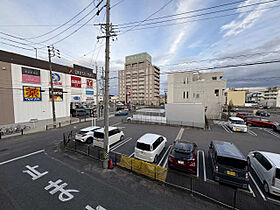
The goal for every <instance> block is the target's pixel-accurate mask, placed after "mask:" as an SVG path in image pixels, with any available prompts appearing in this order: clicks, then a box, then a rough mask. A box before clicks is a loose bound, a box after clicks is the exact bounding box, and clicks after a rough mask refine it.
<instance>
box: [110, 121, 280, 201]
mask: <svg viewBox="0 0 280 210" xmlns="http://www.w3.org/2000/svg"><path fill="white" fill-rule="evenodd" d="M117 126H119V127H120V128H122V129H123V131H124V133H125V135H126V138H125V140H124V141H122V142H119V143H117V144H115V145H113V146H112V147H111V151H115V152H118V153H122V154H124V155H126V156H129V157H133V155H134V147H135V144H136V141H137V139H138V138H140V137H141V136H142V135H144V134H146V133H155V134H160V135H163V136H165V137H166V138H167V146H166V148H165V149H164V151H163V152H162V153H161V155H160V158H159V160H158V161H157V162H156V164H157V165H160V166H163V167H168V164H167V159H168V155H169V151H170V147H171V145H172V144H173V142H174V141H175V140H178V139H184V140H188V141H190V142H195V143H196V144H197V145H198V151H199V152H198V154H199V155H198V160H199V161H198V170H197V174H195V175H190V176H198V177H199V179H201V180H204V181H206V180H207V181H211V180H213V178H212V166H211V163H210V161H209V159H208V147H209V144H210V142H211V140H221V141H229V142H232V143H234V144H235V145H236V146H237V147H238V148H239V150H240V151H241V152H242V153H243V154H244V156H247V154H248V153H249V152H250V151H253V150H261V151H269V152H275V153H279V148H280V134H279V133H275V132H274V131H273V130H272V129H269V128H258V127H249V131H248V132H247V133H239V132H232V131H231V130H230V129H229V128H228V127H227V126H226V125H225V122H223V121H214V122H211V123H210V128H209V129H208V130H202V129H195V128H180V127H168V126H161V125H145V124H130V123H121V124H118V125H117ZM186 175H187V176H189V174H187V173H186V172H181V171H180V172H178V171H174V170H170V169H168V175H167V179H169V181H172V182H177V183H176V184H180V183H182V182H184V177H186ZM178 180H180V181H178ZM213 182H214V181H213ZM217 184H218V183H217ZM219 186H225V187H224V188H225V189H228V188H229V187H230V186H228V185H223V184H219ZM230 188H232V189H235V188H234V187H230ZM221 189H223V187H222V188H221ZM248 191H249V192H250V193H251V194H252V196H253V197H255V198H256V199H258V200H261V201H266V200H268V199H269V200H273V201H275V202H276V203H279V205H280V198H279V197H277V196H272V195H267V194H266V193H265V192H264V189H263V185H262V183H261V182H260V181H259V179H258V177H257V176H256V174H255V172H254V171H253V170H252V169H250V183H249V189H248ZM223 193H226V190H225V192H223V190H221V194H223Z"/></svg>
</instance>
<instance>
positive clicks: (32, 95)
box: [23, 86, 42, 101]
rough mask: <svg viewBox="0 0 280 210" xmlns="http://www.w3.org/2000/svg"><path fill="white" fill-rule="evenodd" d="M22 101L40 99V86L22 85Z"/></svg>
mask: <svg viewBox="0 0 280 210" xmlns="http://www.w3.org/2000/svg"><path fill="white" fill-rule="evenodd" d="M23 100H24V101H42V97H41V87H31V86H23Z"/></svg>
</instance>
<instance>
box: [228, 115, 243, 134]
mask: <svg viewBox="0 0 280 210" xmlns="http://www.w3.org/2000/svg"><path fill="white" fill-rule="evenodd" d="M227 125H228V127H229V128H230V129H231V130H233V131H240V132H247V131H248V129H247V125H246V124H245V122H244V120H243V119H241V118H239V117H230V118H229V120H228V124H227Z"/></svg>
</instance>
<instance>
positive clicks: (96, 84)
mask: <svg viewBox="0 0 280 210" xmlns="http://www.w3.org/2000/svg"><path fill="white" fill-rule="evenodd" d="M95 71H96V72H95V74H96V83H95V86H96V92H95V94H96V117H97V119H99V101H98V97H99V95H98V80H97V78H98V77H97V72H98V66H97V64H96V63H95Z"/></svg>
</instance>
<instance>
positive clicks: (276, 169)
mask: <svg viewBox="0 0 280 210" xmlns="http://www.w3.org/2000/svg"><path fill="white" fill-rule="evenodd" d="M248 164H249V166H251V168H252V169H254V171H255V172H256V174H257V176H258V177H259V179H260V181H261V182H262V184H263V186H264V190H265V192H266V193H271V194H274V195H277V196H280V154H276V153H271V152H262V151H252V152H250V153H249V154H248Z"/></svg>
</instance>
